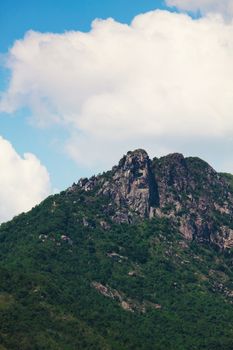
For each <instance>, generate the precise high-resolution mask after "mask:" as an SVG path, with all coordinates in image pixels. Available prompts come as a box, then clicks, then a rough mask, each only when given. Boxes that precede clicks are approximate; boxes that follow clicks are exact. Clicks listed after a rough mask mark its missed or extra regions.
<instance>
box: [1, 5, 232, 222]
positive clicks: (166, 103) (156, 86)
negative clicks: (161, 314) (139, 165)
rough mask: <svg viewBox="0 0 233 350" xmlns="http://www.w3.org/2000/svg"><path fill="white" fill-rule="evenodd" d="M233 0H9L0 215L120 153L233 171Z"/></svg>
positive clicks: (108, 163)
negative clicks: (190, 159)
mask: <svg viewBox="0 0 233 350" xmlns="http://www.w3.org/2000/svg"><path fill="white" fill-rule="evenodd" d="M232 18H233V0H222V1H221V2H220V1H219V0H166V1H155V0H118V1H117V2H116V1H113V0H108V1H107V0H98V1H97V0H85V1H79V0H56V1H53V0H47V1H45V0H40V1H38V0H31V1H30V2H29V1H26V0H21V1H16V0H2V1H1V2H0V169H1V170H0V222H4V221H6V220H9V219H11V218H12V217H13V216H14V215H17V214H19V213H20V212H22V211H27V210H29V209H30V208H31V207H32V206H34V205H35V204H37V203H39V202H40V201H41V200H43V199H44V198H45V197H46V196H48V195H49V194H52V193H55V192H57V191H61V190H63V189H65V188H67V187H68V186H70V185H71V184H72V183H73V182H77V181H78V179H79V178H80V177H85V176H91V175H92V174H97V173H99V172H101V171H104V170H108V169H110V168H111V167H112V166H113V165H114V164H116V163H117V162H118V160H119V159H120V158H121V156H122V155H123V154H125V153H126V152H127V151H128V150H132V149H135V148H144V149H146V150H147V151H148V153H149V155H150V156H151V157H154V156H162V155H166V154H168V153H172V152H181V153H183V154H184V155H185V156H199V157H201V158H203V159H205V160H206V161H208V162H209V163H210V164H211V165H212V166H213V167H214V168H215V169H216V170H217V171H224V172H232V173H233V156H232V146H233V118H232V114H231V113H232V111H233V98H232V97H233V22H232Z"/></svg>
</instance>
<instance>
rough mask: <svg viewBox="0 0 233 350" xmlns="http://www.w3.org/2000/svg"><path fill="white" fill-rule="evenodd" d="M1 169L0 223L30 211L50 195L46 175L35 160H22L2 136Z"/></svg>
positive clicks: (27, 157)
mask: <svg viewBox="0 0 233 350" xmlns="http://www.w3.org/2000/svg"><path fill="white" fill-rule="evenodd" d="M0 169H1V170H0V184H1V185H0V222H4V221H7V220H9V219H11V218H12V217H13V216H14V215H17V214H19V213H21V212H23V211H27V210H29V209H31V208H32V206H34V205H36V204H38V203H39V202H40V201H41V200H42V199H44V198H45V197H46V196H47V195H48V194H49V193H51V187H50V180H49V175H48V172H47V170H46V168H45V167H44V166H43V165H41V163H40V161H39V160H38V159H37V157H36V156H35V155H33V154H31V153H26V154H24V156H23V157H21V156H20V155H19V154H18V153H17V152H16V151H15V149H14V148H13V147H12V145H11V144H10V142H8V141H7V140H5V139H3V138H2V137H1V136H0Z"/></svg>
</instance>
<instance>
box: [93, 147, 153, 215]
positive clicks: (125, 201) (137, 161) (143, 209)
mask: <svg viewBox="0 0 233 350" xmlns="http://www.w3.org/2000/svg"><path fill="white" fill-rule="evenodd" d="M99 193H100V194H104V195H106V196H108V197H109V198H111V199H113V200H114V202H115V204H116V205H117V206H118V207H119V208H128V209H130V210H132V211H133V212H134V213H137V214H139V215H140V216H141V217H148V216H149V215H150V208H151V207H153V206H155V205H156V204H157V203H158V192H157V187H156V182H155V178H154V175H153V172H152V168H151V160H150V159H149V157H148V155H147V153H146V152H145V151H144V150H140V149H139V150H136V151H134V152H128V153H127V155H126V156H124V157H123V158H122V159H121V160H120V162H119V165H118V166H117V167H115V168H113V175H112V178H111V180H110V181H107V182H105V183H104V184H103V186H102V188H101V190H100V191H99Z"/></svg>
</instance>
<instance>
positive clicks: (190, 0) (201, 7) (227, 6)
mask: <svg viewBox="0 0 233 350" xmlns="http://www.w3.org/2000/svg"><path fill="white" fill-rule="evenodd" d="M166 4H167V5H168V6H171V7H176V8H178V9H180V10H184V11H191V12H196V11H200V12H201V13H202V14H207V13H220V14H222V15H223V16H224V17H226V18H232V16H233V0H166Z"/></svg>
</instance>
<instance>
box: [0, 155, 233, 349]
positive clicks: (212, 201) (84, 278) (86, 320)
mask: <svg viewBox="0 0 233 350" xmlns="http://www.w3.org/2000/svg"><path fill="white" fill-rule="evenodd" d="M232 183H233V176H232V175H231V174H225V173H217V172H216V171H215V170H214V169H213V168H211V166H209V165H208V164H207V163H206V162H204V161H203V160H201V159H199V158H195V157H188V158H184V157H183V155H182V154H178V153H174V154H170V155H168V156H166V157H162V158H159V159H158V158H154V159H152V160H151V159H149V157H148V155H147V153H146V152H145V151H144V150H141V149H138V150H135V151H133V152H128V153H127V154H126V155H125V156H124V157H123V158H122V159H121V160H120V162H119V164H118V165H117V166H115V167H113V168H112V170H111V171H108V172H106V173H103V174H101V175H98V176H93V177H91V178H90V179H80V180H79V181H78V182H77V183H74V184H73V185H72V186H71V187H70V188H68V189H67V190H65V191H63V192H61V193H60V194H57V195H54V196H50V197H48V198H47V199H46V200H45V201H43V202H42V203H41V204H40V205H38V206H36V207H35V208H33V209H32V210H31V211H30V212H28V213H26V214H25V213H24V214H21V215H19V216H17V217H15V218H14V219H13V220H12V221H10V222H8V223H5V224H2V225H1V227H0V281H1V284H0V320H1V322H0V349H1V350H4V349H10V350H14V349H17V350H21V349H22V350H25V349H33V350H34V349H39V350H41V349H46V350H47V349H65V350H66V349H67V350H71V349H72V350H73V349H75V350H76V349H81V350H85V349H95V350H98V349H101V350H102V349H103V350H104V349H109V350H110V349H111V350H115V349H116V350H118V349H124V350H125V349H126V350H128V349H136V350H137V349H144V350H186V349H187V350H192V349H198V350H202V349H203V350H204V349H208V350H215V349H218V350H219V349H221V350H230V349H232V348H233V185H232Z"/></svg>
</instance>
